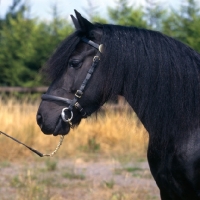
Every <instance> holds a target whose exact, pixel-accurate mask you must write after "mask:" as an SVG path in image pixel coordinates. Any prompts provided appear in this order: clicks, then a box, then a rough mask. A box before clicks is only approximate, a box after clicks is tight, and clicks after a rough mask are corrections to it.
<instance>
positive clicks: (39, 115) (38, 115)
mask: <svg viewBox="0 0 200 200" xmlns="http://www.w3.org/2000/svg"><path fill="white" fill-rule="evenodd" d="M42 122H43V119H42V115H41V114H37V123H38V125H39V126H40V128H42Z"/></svg>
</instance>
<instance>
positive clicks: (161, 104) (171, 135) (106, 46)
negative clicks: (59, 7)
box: [37, 11, 200, 200]
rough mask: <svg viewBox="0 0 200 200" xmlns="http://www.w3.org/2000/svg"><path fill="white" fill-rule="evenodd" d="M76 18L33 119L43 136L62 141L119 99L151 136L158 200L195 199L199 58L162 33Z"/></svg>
mask: <svg viewBox="0 0 200 200" xmlns="http://www.w3.org/2000/svg"><path fill="white" fill-rule="evenodd" d="M75 13H76V18H75V17H73V16H72V20H73V23H74V25H75V27H76V31H75V32H74V33H73V34H72V35H70V36H69V37H68V38H66V39H65V40H64V41H63V43H62V44H61V45H60V46H59V47H58V48H57V50H56V51H55V52H54V53H53V55H52V57H51V58H50V59H49V60H48V62H47V65H46V68H45V70H46V73H47V74H48V76H49V78H50V79H51V80H52V84H51V85H50V87H49V89H48V91H47V93H46V94H44V95H43V96H42V102H41V104H40V107H39V110H38V113H37V123H38V125H39V126H40V128H41V130H42V131H43V132H44V133H45V134H53V135H65V134H67V133H68V132H69V131H70V128H71V127H74V126H76V125H78V124H79V123H80V121H81V119H82V118H84V117H87V116H89V115H90V114H91V113H93V112H95V111H96V110H98V109H99V107H100V106H102V105H103V104H104V103H105V102H106V101H107V100H108V99H109V98H110V97H112V96H115V95H123V96H124V97H125V98H126V100H127V101H128V103H129V104H130V105H131V107H132V108H133V110H134V111H135V112H136V113H137V115H138V117H139V119H140V120H141V122H142V123H143V124H144V126H145V128H146V129H147V131H148V132H149V138H150V139H149V146H148V162H149V165H150V170H151V173H152V175H153V177H154V179H155V181H156V183H157V185H158V187H159V189H160V195H161V199H162V200H181V199H185V200H188V199H190V200H196V199H200V54H198V53H197V52H196V51H194V50H193V49H191V48H190V47H188V46H186V45H185V44H183V43H181V42H179V41H177V40H175V39H173V38H170V37H168V36H165V35H163V34H161V33H159V32H155V31H150V30H145V29H139V28H136V27H124V26H117V25H105V24H92V23H90V22H89V21H87V20H86V19H85V18H83V17H82V16H81V15H80V14H79V13H78V12H77V11H75ZM102 44H103V45H102ZM113 126H114V125H113Z"/></svg>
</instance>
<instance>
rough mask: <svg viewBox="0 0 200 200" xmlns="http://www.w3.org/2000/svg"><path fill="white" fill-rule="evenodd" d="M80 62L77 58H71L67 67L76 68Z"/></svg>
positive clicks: (79, 65)
mask: <svg viewBox="0 0 200 200" xmlns="http://www.w3.org/2000/svg"><path fill="white" fill-rule="evenodd" d="M81 64H82V63H81V62H80V61H79V60H71V61H69V67H72V68H75V69H78V68H80V67H81Z"/></svg>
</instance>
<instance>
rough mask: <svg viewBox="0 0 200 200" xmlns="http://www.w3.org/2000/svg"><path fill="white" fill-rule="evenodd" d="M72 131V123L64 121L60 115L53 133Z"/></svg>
mask: <svg viewBox="0 0 200 200" xmlns="http://www.w3.org/2000/svg"><path fill="white" fill-rule="evenodd" d="M69 131H70V125H69V124H68V123H66V122H64V121H63V120H62V119H61V117H59V119H58V121H57V124H56V127H55V129H54V131H53V135H54V136H57V135H67V134H68V133H69Z"/></svg>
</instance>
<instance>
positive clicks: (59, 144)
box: [0, 131, 64, 157]
mask: <svg viewBox="0 0 200 200" xmlns="http://www.w3.org/2000/svg"><path fill="white" fill-rule="evenodd" d="M0 134H3V135H5V136H6V137H8V138H10V139H12V140H14V141H15V142H17V143H19V144H21V145H23V146H25V147H26V148H28V149H29V150H31V151H32V152H34V153H35V154H37V155H38V156H40V157H45V156H50V157H52V156H53V155H54V154H55V153H56V152H57V151H58V149H59V148H60V146H61V145H62V142H63V140H64V135H61V136H60V141H59V143H58V145H57V147H56V149H55V150H54V151H53V152H52V153H50V154H43V153H40V152H39V151H37V150H35V149H33V148H31V147H29V146H27V145H26V144H24V143H22V142H20V141H19V140H17V139H15V138H13V137H11V136H10V135H8V134H6V133H4V132H2V131H0Z"/></svg>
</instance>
